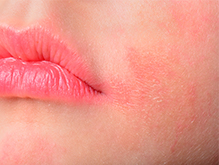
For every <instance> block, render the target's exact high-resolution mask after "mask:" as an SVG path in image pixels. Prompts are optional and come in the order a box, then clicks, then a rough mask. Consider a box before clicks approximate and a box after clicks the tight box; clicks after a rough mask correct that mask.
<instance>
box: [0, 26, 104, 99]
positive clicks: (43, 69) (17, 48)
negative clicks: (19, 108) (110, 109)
mask: <svg viewBox="0 0 219 165" xmlns="http://www.w3.org/2000/svg"><path fill="white" fill-rule="evenodd" d="M94 77H95V76H93V74H92V73H91V72H90V70H89V67H88V65H86V63H85V60H84V59H83V58H82V57H81V56H80V55H79V53H78V52H77V51H76V49H75V48H72V46H69V45H68V44H67V42H65V41H64V40H63V39H61V38H60V37H59V36H58V35H55V34H52V33H51V30H49V29H46V28H44V27H42V26H33V27H28V28H26V29H22V30H17V29H14V28H12V27H6V26H0V97H20V98H33V99H40V100H51V101H53V100H54V101H61V102H62V101H64V102H70V103H77V102H84V101H85V102H90V103H95V102H97V101H100V100H102V98H103V97H104V93H103V92H102V91H101V85H100V83H98V81H97V79H95V78H94Z"/></svg>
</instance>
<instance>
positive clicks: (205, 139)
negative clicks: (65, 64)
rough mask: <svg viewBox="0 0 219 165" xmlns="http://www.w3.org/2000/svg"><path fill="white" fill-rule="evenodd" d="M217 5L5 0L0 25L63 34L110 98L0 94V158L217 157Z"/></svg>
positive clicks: (186, 0) (189, 160)
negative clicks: (80, 100)
mask: <svg viewBox="0 0 219 165" xmlns="http://www.w3.org/2000/svg"><path fill="white" fill-rule="evenodd" d="M218 8H219V2H218V1H217V0H210V1H209V0H191V1H190V0H182V1H178V0H165V1H150V0H148V1H147V0H80V1H79V0H71V1H70V0H37V1H36V0H35V1H34V0H32V1H31V0H30V1H26V0H16V1H8V0H0V25H9V26H12V27H14V28H17V29H23V28H26V27H28V26H32V25H35V24H36V25H40V26H43V27H46V28H48V29H50V30H51V32H52V33H55V34H59V36H60V37H61V38H63V40H65V41H66V42H67V43H68V44H69V45H74V47H76V49H77V51H78V52H79V54H80V56H82V58H83V59H84V61H86V64H87V65H88V67H89V69H90V70H91V71H92V73H93V76H94V77H95V79H96V80H98V83H99V85H100V88H101V91H102V92H103V93H104V95H105V96H104V97H106V98H107V99H106V101H104V102H102V103H98V104H86V103H78V104H77V103H74V104H67V103H64V102H54V101H45V100H35V99H31V98H16V97H12V98H5V97H3V96H0V164H2V165H8V164H10V165H14V164H16V165H23V164H55V165H56V164H57V165H59V164H66V165H72V164H118V165H119V164H130V165H131V164H142V165H145V164H149V165H154V164H209V165H210V164H212V165H213V164H217V163H218V140H217V139H218V128H217V127H218V115H217V111H218V107H219V105H218V102H219V99H218V98H219V96H218V93H219V89H218V83H219V82H218V80H219V73H218V71H219V68H218V60H219V59H218V54H219V47H218V40H219V13H218ZM0 53H1V52H0Z"/></svg>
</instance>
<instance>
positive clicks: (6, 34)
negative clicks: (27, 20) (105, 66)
mask: <svg viewBox="0 0 219 165" xmlns="http://www.w3.org/2000/svg"><path fill="white" fill-rule="evenodd" d="M8 57H13V58H16V59H20V60H22V61H25V62H34V61H35V62H38V61H49V62H52V63H54V64H58V65H59V66H60V67H62V68H64V69H66V70H67V71H69V73H70V74H72V75H74V76H75V77H77V78H78V79H79V80H81V81H83V82H84V83H85V84H87V85H88V86H89V87H91V88H92V89H94V90H95V91H96V92H98V93H102V91H101V90H100V89H99V85H98V83H96V82H98V81H96V80H95V78H94V76H93V74H92V73H91V72H90V71H89V69H88V65H86V64H85V62H84V61H85V60H83V59H82V57H81V56H79V54H78V53H77V50H76V49H75V48H74V47H72V46H70V45H69V44H68V43H67V42H65V40H63V39H61V38H60V36H59V35H57V34H53V33H52V32H51V30H50V29H48V28H45V27H43V26H40V25H35V26H29V27H27V28H24V29H15V28H13V27H10V26H2V25H0V59H2V58H8Z"/></svg>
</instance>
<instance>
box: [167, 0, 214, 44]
mask: <svg viewBox="0 0 219 165" xmlns="http://www.w3.org/2000/svg"><path fill="white" fill-rule="evenodd" d="M169 5H170V8H169V11H170V14H171V16H172V19H173V21H174V23H176V25H177V28H178V29H177V33H178V34H179V35H181V36H184V37H186V36H187V37H188V39H190V40H191V41H192V42H193V41H196V42H198V41H203V42H206V37H208V34H209V31H211V30H216V29H215V28H216V26H217V27H218V25H217V24H218V21H217V20H218V19H217V15H216V13H217V12H216V10H217V9H216V8H215V6H217V5H218V4H217V2H216V1H215V4H214V1H200V0H196V1H190V0H183V1H178V0H170V1H169ZM212 25H213V26H212Z"/></svg>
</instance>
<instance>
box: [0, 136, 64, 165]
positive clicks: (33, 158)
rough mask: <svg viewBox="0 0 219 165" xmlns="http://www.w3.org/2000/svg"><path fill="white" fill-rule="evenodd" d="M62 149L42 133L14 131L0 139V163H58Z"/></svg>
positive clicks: (20, 164)
mask: <svg viewBox="0 0 219 165" xmlns="http://www.w3.org/2000/svg"><path fill="white" fill-rule="evenodd" d="M61 150H62V149H61V148H60V147H58V146H57V145H56V144H55V143H52V142H51V141H50V140H48V139H46V138H45V137H43V136H42V135H38V134H35V133H30V134H24V133H13V134H9V135H7V136H6V137H5V138H4V139H3V140H1V141H0V163H1V164H10V165H22V164H33V165H34V164H58V162H59V160H58V158H60V153H61V152H60V151H61Z"/></svg>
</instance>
